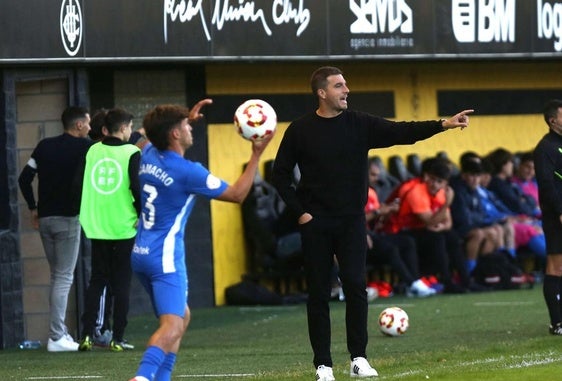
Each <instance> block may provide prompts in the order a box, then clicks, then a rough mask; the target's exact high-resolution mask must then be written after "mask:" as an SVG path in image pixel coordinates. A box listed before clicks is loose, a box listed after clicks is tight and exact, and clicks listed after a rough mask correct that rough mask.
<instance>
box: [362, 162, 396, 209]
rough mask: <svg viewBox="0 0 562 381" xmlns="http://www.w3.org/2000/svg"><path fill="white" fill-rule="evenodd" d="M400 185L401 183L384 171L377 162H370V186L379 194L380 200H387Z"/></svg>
mask: <svg viewBox="0 0 562 381" xmlns="http://www.w3.org/2000/svg"><path fill="white" fill-rule="evenodd" d="M399 184H400V181H399V180H398V179H397V178H396V177H394V176H392V175H391V174H389V173H388V172H386V171H384V170H383V169H382V168H381V167H380V166H379V164H378V162H377V161H376V160H370V161H369V186H370V187H372V188H373V189H374V190H375V192H377V195H378V197H379V200H386V198H387V197H388V195H390V193H391V192H392V191H393V190H394V189H395V188H396V187H397V186H398V185H399Z"/></svg>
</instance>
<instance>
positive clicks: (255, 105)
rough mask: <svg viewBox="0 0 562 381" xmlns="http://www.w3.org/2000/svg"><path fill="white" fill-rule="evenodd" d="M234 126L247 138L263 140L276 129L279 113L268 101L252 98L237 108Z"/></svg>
mask: <svg viewBox="0 0 562 381" xmlns="http://www.w3.org/2000/svg"><path fill="white" fill-rule="evenodd" d="M234 126H235V127H236V129H237V130H238V133H239V134H240V136H242V137H243V138H244V139H246V140H252V141H259V140H263V139H264V138H265V137H266V136H268V135H271V134H272V133H273V132H274V131H275V128H276V127H277V114H276V113H275V110H274V109H273V107H271V105H270V104H269V103H267V102H266V101H263V100H261V99H250V100H247V101H246V102H244V103H242V104H241V105H240V106H239V107H238V108H237V109H236V112H235V113H234Z"/></svg>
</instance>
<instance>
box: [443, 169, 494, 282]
mask: <svg viewBox="0 0 562 381" xmlns="http://www.w3.org/2000/svg"><path fill="white" fill-rule="evenodd" d="M481 174H482V166H481V164H480V163H479V162H477V161H475V160H472V161H471V160H467V161H465V162H464V163H463V164H462V165H461V173H460V177H458V178H457V179H456V181H452V182H451V187H452V188H453V190H454V191H455V197H454V199H453V203H452V204H451V216H452V217H453V228H454V229H455V230H456V231H457V233H459V235H460V236H461V237H462V238H463V241H464V251H465V255H466V268H467V271H468V272H469V273H471V272H472V270H474V268H475V267H476V262H477V260H478V257H479V256H480V255H486V254H491V253H494V252H496V251H498V250H499V249H500V248H504V247H505V240H504V229H503V227H502V226H501V225H500V224H498V223H489V222H488V221H487V218H486V211H485V210H484V207H483V206H482V203H481V201H480V195H479V194H478V187H479V185H480V175H481Z"/></svg>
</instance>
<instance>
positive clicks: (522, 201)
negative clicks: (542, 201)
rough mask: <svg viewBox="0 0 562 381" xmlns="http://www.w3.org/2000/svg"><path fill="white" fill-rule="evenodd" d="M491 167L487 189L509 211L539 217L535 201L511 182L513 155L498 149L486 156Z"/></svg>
mask: <svg viewBox="0 0 562 381" xmlns="http://www.w3.org/2000/svg"><path fill="white" fill-rule="evenodd" d="M487 158H488V160H489V161H490V163H491V165H492V179H491V181H490V184H489V185H488V189H490V190H491V191H492V192H494V193H495V194H496V196H497V197H498V198H499V199H500V200H501V201H502V202H503V203H504V204H505V205H506V206H507V207H508V208H509V210H511V211H512V212H514V213H516V214H518V215H525V216H528V217H532V218H535V219H536V218H537V217H538V216H540V209H539V207H538V204H537V203H536V202H535V200H534V199H533V198H532V197H530V196H528V195H526V194H524V193H523V192H522V190H521V189H520V188H519V187H518V186H517V185H515V184H513V183H512V182H511V178H512V177H513V155H512V154H511V152H509V151H508V150H506V149H503V148H498V149H496V150H494V151H492V152H491V153H490V154H489V155H488V156H487Z"/></svg>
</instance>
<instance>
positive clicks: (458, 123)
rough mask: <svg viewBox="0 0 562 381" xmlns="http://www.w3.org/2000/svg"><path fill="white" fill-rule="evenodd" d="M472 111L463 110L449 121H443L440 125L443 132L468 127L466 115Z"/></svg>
mask: <svg viewBox="0 0 562 381" xmlns="http://www.w3.org/2000/svg"><path fill="white" fill-rule="evenodd" d="M473 112H474V110H463V111H461V112H459V113H458V114H456V115H453V116H452V117H450V118H449V119H443V120H442V121H441V125H442V126H443V128H444V129H445V130H448V129H451V128H457V127H460V128H461V129H463V128H465V127H468V114H472V113H473Z"/></svg>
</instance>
